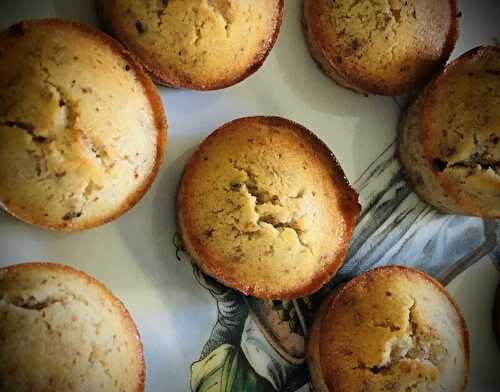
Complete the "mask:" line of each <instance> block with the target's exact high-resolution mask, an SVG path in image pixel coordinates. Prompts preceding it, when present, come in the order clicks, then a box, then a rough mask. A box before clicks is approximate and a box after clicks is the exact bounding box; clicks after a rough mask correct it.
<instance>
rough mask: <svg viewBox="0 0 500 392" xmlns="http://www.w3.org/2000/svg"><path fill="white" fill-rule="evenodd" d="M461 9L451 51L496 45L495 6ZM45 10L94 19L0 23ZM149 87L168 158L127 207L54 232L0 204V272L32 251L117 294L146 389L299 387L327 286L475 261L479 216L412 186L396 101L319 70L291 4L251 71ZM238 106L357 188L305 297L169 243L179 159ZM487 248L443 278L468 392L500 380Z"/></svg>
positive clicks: (39, 1)
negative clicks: (207, 264) (240, 282)
mask: <svg viewBox="0 0 500 392" xmlns="http://www.w3.org/2000/svg"><path fill="white" fill-rule="evenodd" d="M460 8H461V11H462V16H461V19H460V22H461V34H460V39H459V41H458V44H457V47H456V49H455V51H454V52H453V55H452V57H456V56H458V55H460V54H461V53H463V52H465V51H467V50H469V49H471V48H473V47H475V46H477V45H481V44H496V43H498V41H497V37H500V23H499V20H500V7H499V5H498V2H497V1H494V0H491V1H488V0H477V1H473V0H462V1H461V5H460ZM52 16H57V17H60V18H66V19H73V20H79V21H83V22H87V23H90V24H94V25H98V22H97V17H96V13H95V8H94V2H93V1H92V0H73V1H66V0H53V1H50V0H31V1H30V0H17V1H3V2H2V3H1V4H0V27H1V28H2V29H3V28H5V27H7V26H9V25H11V24H12V23H14V22H17V21H20V20H23V19H28V18H45V17H52ZM159 89H160V93H161V97H162V100H163V104H164V107H165V110H166V113H167V116H168V119H169V125H170V126H169V142H168V148H167V158H166V161H165V162H164V164H163V166H162V169H161V172H160V174H159V176H158V178H157V180H156V182H155V183H154V186H153V187H152V188H151V190H150V191H149V192H148V193H147V195H146V196H145V197H144V199H143V200H142V201H141V202H140V203H139V204H138V205H137V206H136V207H135V208H133V209H132V210H131V211H130V212H129V213H127V214H125V215H124V216H122V217H121V218H120V219H118V220H116V221H115V222H113V223H111V224H108V225H106V226H103V227H100V228H97V229H93V230H89V231H84V232H81V233H75V234H60V233H54V232H46V231H43V230H40V229H37V228H35V227H31V226H29V225H27V224H24V223H21V222H19V221H16V220H15V219H13V218H11V217H10V216H8V215H7V214H5V213H3V212H0V267H1V266H6V265H10V264H14V263H20V262H26V261H33V260H48V261H54V262H60V263H64V264H68V265H71V266H74V267H76V268H78V269H81V270H83V271H85V272H87V273H89V274H91V275H93V276H95V277H96V278H97V279H99V280H100V281H102V282H104V283H105V284H106V285H107V286H108V287H109V288H110V289H111V290H112V291H113V292H114V293H115V294H116V295H117V296H118V297H119V298H120V299H122V301H123V302H124V303H125V304H126V306H127V307H128V309H129V310H130V312H131V313H132V315H133V316H134V318H135V320H136V321H137V325H138V328H139V330H140V333H141V336H142V339H143V342H144V350H145V358H146V364H147V377H146V379H147V385H146V387H147V388H146V389H147V390H148V391H186V390H192V391H194V392H206V391H210V392H222V391H224V392H230V391H290V392H295V391H309V390H310V389H312V387H311V386H310V384H309V376H308V373H307V370H306V366H305V363H304V335H305V334H307V329H308V326H309V323H310V320H311V315H312V312H313V311H314V309H315V307H316V305H317V303H318V301H319V299H320V298H321V297H322V296H323V295H324V294H325V293H326V292H327V291H329V290H330V289H331V287H333V286H334V285H335V284H336V283H338V282H339V281H342V280H346V279H349V278H350V277H352V276H354V275H356V274H358V273H359V272H361V271H364V270H366V269H369V268H372V267H375V266H380V265H383V264H387V263H396V264H401V265H408V266H414V267H417V268H420V269H422V270H424V271H426V272H428V273H430V274H431V275H434V276H440V274H443V272H444V271H446V270H447V269H448V268H449V267H450V266H451V265H453V264H454V263H455V262H456V261H458V260H460V259H461V260H462V261H463V260H470V259H471V258H473V257H474V255H475V254H474V252H475V251H476V250H477V249H478V248H480V247H481V246H482V244H483V243H484V241H485V240H486V235H485V228H486V227H487V225H486V222H484V221H483V220H481V219H479V218H472V217H462V216H452V215H442V214H440V213H439V212H437V211H436V210H434V209H433V208H431V207H429V206H428V205H426V204H424V203H423V202H422V201H420V200H419V198H418V197H417V196H416V195H415V194H414V193H413V192H412V190H411V188H410V187H409V186H408V184H407V183H406V182H405V180H404V178H403V175H402V171H401V167H400V164H399V162H398V160H397V159H396V157H395V138H396V134H397V125H398V119H399V116H400V113H401V109H402V107H403V105H404V104H405V98H403V97H400V98H397V99H394V98H389V97H380V96H370V97H366V96H363V95H361V94H357V93H354V92H351V91H349V90H346V89H344V88H342V87H339V86H338V85H337V84H335V83H333V82H332V81H331V80H330V79H328V78H327V77H326V76H325V75H324V74H323V73H322V72H321V71H320V70H319V69H318V67H317V66H316V64H315V63H314V61H313V60H312V59H311V56H310V55H309V52H308V50H307V47H306V43H305V41H304V37H303V34H302V30H301V23H300V1H299V0H286V1H285V13H284V19H283V25H282V28H281V32H280V34H279V37H278V40H277V43H276V46H275V47H274V49H273V50H272V52H271V54H270V56H269V58H268V59H267V61H266V62H265V64H264V66H263V67H262V68H261V69H260V70H259V71H258V72H257V73H255V74H254V75H253V76H251V77H250V78H248V79H246V80H245V81H243V82H241V83H239V84H237V85H235V86H233V87H230V88H227V89H224V90H219V91H211V92H194V91H186V90H174V89H168V88H164V87H160V88H159ZM248 115H273V116H282V117H285V118H288V119H290V120H293V121H296V122H298V123H300V124H302V125H304V126H305V127H307V128H308V129H311V130H313V131H314V132H315V133H316V134H317V135H318V136H319V137H320V138H321V139H322V140H323V141H325V143H327V144H328V146H329V147H330V148H331V150H332V151H333V152H334V154H335V155H336V157H337V158H338V160H339V161H340V162H341V164H342V167H343V168H344V170H345V173H346V175H347V177H348V179H349V180H350V182H351V184H352V185H353V187H354V188H355V189H356V190H357V191H358V192H359V194H360V202H361V204H362V207H363V209H362V213H361V216H360V219H359V223H358V225H357V227H356V230H355V233H354V237H353V240H352V244H351V247H350V251H349V254H348V256H347V260H346V263H345V265H344V267H343V268H342V269H341V270H340V272H339V274H338V275H337V277H336V278H335V279H334V280H333V281H332V282H330V283H328V284H327V285H326V286H325V288H323V289H322V290H320V291H319V292H318V293H316V294H314V295H312V296H310V297H306V298H301V299H299V300H295V301H263V300H257V299H255V298H251V297H244V296H242V295H241V294H239V293H237V292H235V291H233V290H231V289H229V288H227V287H224V286H223V285H221V284H219V283H218V282H216V281H214V280H213V279H211V278H208V277H206V276H205V275H203V274H202V273H201V272H200V271H199V270H198V269H197V268H194V267H193V266H192V264H191V262H190V259H189V257H188V255H187V254H185V253H184V252H183V251H182V249H179V248H178V246H177V245H178V243H177V241H176V238H177V236H176V222H175V216H176V210H175V197H176V191H177V186H178V183H179V180H180V176H181V174H182V170H183V168H184V165H185V164H186V162H187V160H188V159H189V157H190V156H191V154H192V153H193V151H194V149H195V148H196V146H197V145H198V144H199V143H200V142H201V141H202V140H203V139H204V138H205V137H206V136H207V135H208V134H209V133H211V132H212V131H213V130H214V129H216V128H217V127H218V126H220V125H222V124H224V123H226V122H228V121H230V120H233V119H235V118H238V117H243V116H248ZM492 225H493V229H492V230H493V232H495V231H496V232H497V233H498V231H499V229H498V227H495V223H494V222H493V223H490V226H489V227H490V229H491V227H492ZM495 257H496V258H498V257H499V255H498V253H491V254H490V255H489V256H487V257H486V258H485V259H484V260H483V261H482V262H481V263H479V264H476V265H475V266H474V267H473V268H472V269H470V270H468V271H466V272H465V273H463V274H462V275H460V276H459V277H458V278H457V279H456V280H454V281H453V282H452V283H451V285H450V290H451V292H452V294H453V295H454V296H455V298H456V299H457V301H458V303H459V304H460V306H461V307H462V309H463V310H464V313H465V317H466V318H467V321H468V324H469V328H470V332H471V342H472V370H471V378H470V385H469V390H471V391H475V390H481V391H483V390H484V391H486V390H491V391H497V390H499V388H500V367H499V366H500V354H499V351H498V348H497V346H496V345H495V341H494V337H493V332H492V328H491V309H492V303H493V295H494V288H495V286H496V284H497V283H498V281H499V280H500V278H499V277H498V276H499V273H497V270H496V269H495V268H494V267H493V264H492V263H491V261H492V260H494V259H495Z"/></svg>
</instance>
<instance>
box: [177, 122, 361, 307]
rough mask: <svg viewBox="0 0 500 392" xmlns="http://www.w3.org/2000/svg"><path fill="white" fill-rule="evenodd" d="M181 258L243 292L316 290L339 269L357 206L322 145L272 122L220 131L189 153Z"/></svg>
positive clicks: (293, 127)
mask: <svg viewBox="0 0 500 392" xmlns="http://www.w3.org/2000/svg"><path fill="white" fill-rule="evenodd" d="M177 203H178V222H179V230H180V233H181V237H182V239H183V242H184V245H185V248H186V250H187V252H188V253H189V254H190V255H191V257H192V258H193V260H194V262H196V263H197V264H198V265H199V266H200V267H201V268H202V270H203V271H204V272H206V273H207V274H208V275H211V276H213V277H214V278H216V279H218V280H219V281H221V282H222V283H224V284H225V285H227V286H229V287H232V288H234V289H237V290H239V291H241V292H242V293H244V294H246V295H253V296H255V297H260V298H272V299H289V298H294V297H300V296H304V295H306V294H310V293H313V292H315V291H316V290H318V289H319V288H320V287H321V286H322V285H323V283H325V282H326V281H327V280H328V279H329V278H330V277H331V276H332V275H333V274H334V273H335V272H336V271H337V270H338V269H339V268H340V266H341V265H342V263H343V260H344V257H345V255H346V253H347V248H348V246H349V241H350V238H351V234H352V231H353V229H354V225H355V223H356V219H357V216H358V214H359V210H360V206H359V204H358V202H357V194H356V192H355V191H354V190H353V189H352V188H351V187H350V186H349V183H348V182H347V180H346V178H345V177H344V173H343V171H342V169H341V167H340V166H339V164H338V163H337V161H336V159H335V157H334V156H333V154H332V153H331V151H330V150H329V149H328V147H327V146H326V145H325V144H324V143H323V142H321V141H320V140H319V139H318V138H317V137H316V136H315V135H314V134H312V133H311V132H310V131H308V130H307V129H305V128H304V127H302V126H300V125H298V124H295V123H293V122H291V121H288V120H285V119H283V118H278V117H248V118H242V119H238V120H235V121H233V122H230V123H228V124H225V125H223V126H222V127H221V128H219V129H217V130H216V131H215V132H214V133H212V134H211V135H210V136H209V137H208V138H207V139H206V140H205V141H204V142H203V143H202V144H201V146H200V147H199V148H198V150H197V151H196V152H195V153H194V155H193V157H192V158H191V160H190V161H189V163H188V165H187V167H186V169H185V171H184V175H183V177H182V181H181V185H180V189H179V193H178V199H177Z"/></svg>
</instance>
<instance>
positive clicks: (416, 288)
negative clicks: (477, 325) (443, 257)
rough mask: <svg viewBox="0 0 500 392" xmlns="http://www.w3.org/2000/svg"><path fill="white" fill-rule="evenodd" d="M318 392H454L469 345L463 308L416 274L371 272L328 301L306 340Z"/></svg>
mask: <svg viewBox="0 0 500 392" xmlns="http://www.w3.org/2000/svg"><path fill="white" fill-rule="evenodd" d="M307 355H308V361H309V370H310V373H311V379H312V382H313V385H314V387H315V390H316V391H317V392H328V391H342V392H351V391H352V392H354V391H373V392H377V391H394V392H406V391H426V392H431V391H432V392H434V391H435V392H438V391H447V392H458V391H463V390H464V389H465V386H466V384H467V377H468V376H467V375H468V367H469V343H468V332H467V327H466V325H465V321H464V319H463V317H462V315H461V313H460V310H459V309H458V307H457V306H456V305H455V303H454V302H453V300H452V299H451V298H450V297H449V295H448V294H447V293H446V291H445V289H444V288H443V287H442V286H441V284H439V283H438V282H437V281H435V280H434V279H432V278H430V277H429V276H427V275H425V274H424V273H422V272H419V271H417V270H413V269H409V268H404V267H398V266H388V267H382V268H378V269H374V270H371V271H369V272H366V273H364V274H361V275H360V276H358V277H356V278H354V279H353V280H351V281H350V282H348V283H347V284H346V285H345V286H343V287H341V288H339V289H338V290H337V291H335V292H334V293H332V294H331V295H330V296H329V297H327V298H326V299H325V300H324V302H323V304H322V305H321V307H320V309H319V311H318V313H317V315H316V316H315V319H314V322H313V326H312V329H311V332H310V336H309V340H308V353H307Z"/></svg>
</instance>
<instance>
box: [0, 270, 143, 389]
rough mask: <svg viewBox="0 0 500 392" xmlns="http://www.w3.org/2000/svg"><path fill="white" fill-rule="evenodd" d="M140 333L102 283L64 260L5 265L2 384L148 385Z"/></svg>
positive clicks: (0, 314)
mask: <svg viewBox="0 0 500 392" xmlns="http://www.w3.org/2000/svg"><path fill="white" fill-rule="evenodd" d="M144 378H145V367H144V357H143V348H142V343H141V340H140V336H139V333H138V332H137V328H136V326H135V324H134V321H133V320H132V318H131V317H130V314H129V313H128V311H127V309H125V307H124V306H123V304H122V303H121V302H120V301H119V300H118V299H117V298H116V297H115V296H114V295H113V294H112V293H110V292H109V291H108V290H107V289H106V288H105V287H104V286H103V285H102V284H101V283H99V282H97V281H96V280H95V279H93V278H91V277H90V276H88V275H86V274H84V273H83V272H80V271H77V270H74V269H73V268H70V267H66V266H63V265H59V264H49V263H29V264H18V265H14V266H11V267H6V268H0V391H9V392H12V391H15V392H38V391H58V392H80V391H81V392H84V391H102V392H104V391H105V392H142V391H144Z"/></svg>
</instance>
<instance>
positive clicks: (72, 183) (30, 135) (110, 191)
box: [0, 19, 166, 231]
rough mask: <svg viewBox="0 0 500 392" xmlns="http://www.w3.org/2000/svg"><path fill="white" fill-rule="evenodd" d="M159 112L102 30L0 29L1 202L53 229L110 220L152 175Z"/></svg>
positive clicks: (154, 96) (159, 153)
mask: <svg viewBox="0 0 500 392" xmlns="http://www.w3.org/2000/svg"><path fill="white" fill-rule="evenodd" d="M165 132H166V119H165V114H164V112H163V107H162V104H161V100H160V98H159V96H158V93H157V91H156V89H155V87H154V84H153V83H152V81H151V80H150V79H149V77H148V76H147V75H146V74H145V73H144V71H143V70H142V68H141V67H140V65H138V64H137V63H136V62H135V61H134V60H133V58H132V57H131V56H130V54H129V53H128V52H127V51H126V50H125V49H123V48H122V46H121V45H120V44H119V43H117V42H115V41H114V40H113V39H111V38H109V37H108V36H106V35H104V34H102V33H100V32H98V31H97V30H94V29H92V28H90V27H87V26H85V25H82V24H79V23H75V22H68V21H62V20H57V19H48V20H33V21H29V22H22V23H19V24H16V25H14V26H12V27H10V28H9V29H7V30H5V31H3V32H1V33H0V160H1V162H2V164H1V165H0V184H1V185H0V206H1V207H3V208H4V209H5V210H7V211H8V212H9V213H11V214H12V215H14V216H15V217H17V218H19V219H21V220H23V221H26V222H28V223H32V224H35V225H39V226H42V227H45V228H48V229H54V230H67V231H71V230H80V229H87V228H90V227H94V226H98V225H101V224H103V223H106V222H109V221H111V220H113V219H115V218H116V217H118V216H119V215H121V214H123V213H124V212H125V211H127V210H128V209H129V208H131V207H132V206H133V205H134V204H135V203H136V202H137V201H138V200H139V199H140V198H141V197H142V196H143V195H144V193H145V192H146V190H147V189H148V188H149V186H150V185H151V183H152V182H153V180H154V178H155V176H156V174H157V172H158V170H159V167H160V162H161V161H162V157H163V155H164V148H165V138H166V133H165Z"/></svg>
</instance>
